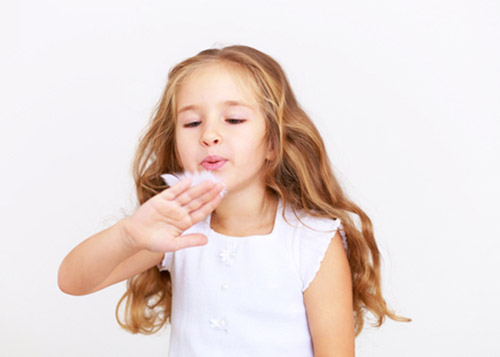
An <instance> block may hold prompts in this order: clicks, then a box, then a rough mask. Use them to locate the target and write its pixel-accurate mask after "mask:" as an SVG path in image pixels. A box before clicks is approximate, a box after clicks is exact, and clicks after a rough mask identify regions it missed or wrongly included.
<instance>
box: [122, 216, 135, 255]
mask: <svg viewBox="0 0 500 357" xmlns="http://www.w3.org/2000/svg"><path fill="white" fill-rule="evenodd" d="M128 222H129V217H127V218H124V219H122V220H121V221H119V222H118V223H117V229H118V234H119V237H120V240H121V242H122V243H123V245H124V246H125V247H126V248H127V249H130V250H140V247H139V246H138V245H137V243H136V241H135V239H134V238H133V237H132V236H131V235H130V233H129V231H128V229H127V225H128Z"/></svg>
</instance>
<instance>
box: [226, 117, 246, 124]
mask: <svg viewBox="0 0 500 357" xmlns="http://www.w3.org/2000/svg"><path fill="white" fill-rule="evenodd" d="M227 121H228V122H229V123H231V124H240V123H243V122H244V121H245V120H244V119H231V118H229V119H227Z"/></svg>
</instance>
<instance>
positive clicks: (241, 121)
mask: <svg viewBox="0 0 500 357" xmlns="http://www.w3.org/2000/svg"><path fill="white" fill-rule="evenodd" d="M226 120H227V121H229V122H231V124H241V123H243V122H244V121H245V120H244V119H233V118H229V119H226ZM235 122H236V123H235ZM194 124H196V125H194ZM198 124H200V122H199V121H194V122H192V123H188V124H185V125H184V127H185V128H194V127H196V126H198Z"/></svg>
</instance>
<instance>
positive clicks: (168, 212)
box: [58, 179, 223, 295]
mask: <svg viewBox="0 0 500 357" xmlns="http://www.w3.org/2000/svg"><path fill="white" fill-rule="evenodd" d="M190 183H191V180H190V179H185V180H182V181H180V182H179V183H177V184H176V185H174V186H172V187H171V188H169V189H166V190H164V191H163V192H161V193H159V194H157V195H156V196H154V197H152V198H151V199H150V200H148V201H147V202H145V203H144V204H143V205H142V206H141V207H139V209H138V210H137V212H136V213H135V214H134V215H133V216H131V217H128V218H126V219H123V220H121V221H119V222H118V223H116V224H115V225H113V226H111V227H109V228H107V229H105V230H103V231H101V232H99V233H97V234H95V235H93V236H92V237H90V238H88V239H86V240H85V241H83V242H82V243H80V244H79V245H78V246H76V247H75V248H74V249H73V250H72V251H71V252H70V253H69V254H68V255H67V256H66V257H65V258H64V260H63V261H62V263H61V266H60V267H59V274H58V284H59V288H60V289H61V290H62V291H64V292H66V293H68V294H72V295H85V294H89V293H92V292H95V291H98V290H100V289H103V288H105V287H107V286H109V285H112V284H114V283H117V282H119V281H123V280H125V279H127V278H130V277H132V276H134V275H136V274H138V273H141V272H143V271H145V270H147V269H149V268H151V267H153V266H155V265H156V264H158V263H159V262H160V261H161V259H162V257H163V254H164V252H171V251H175V250H178V249H182V248H187V247H192V246H197V245H203V244H206V242H207V238H206V237H205V236H204V235H203V234H189V235H185V236H181V235H182V233H183V232H184V231H185V230H186V229H188V228H189V227H191V226H192V225H194V224H196V223H198V222H199V221H201V220H202V219H204V218H205V217H206V216H207V215H208V214H209V213H210V212H212V211H213V210H214V209H215V207H216V206H217V205H218V204H219V202H220V198H221V197H220V192H221V190H222V188H223V187H222V185H221V184H214V183H213V182H211V181H206V182H203V183H201V184H199V185H196V186H193V187H189V185H190Z"/></svg>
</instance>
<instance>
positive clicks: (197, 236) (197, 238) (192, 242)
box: [172, 233, 208, 250]
mask: <svg viewBox="0 0 500 357" xmlns="http://www.w3.org/2000/svg"><path fill="white" fill-rule="evenodd" d="M207 243H208V238H207V236H206V235H204V234H201V233H193V234H186V235H185V236H180V237H177V238H175V239H174V241H173V242H172V249H173V250H179V249H184V248H189V247H196V246H200V245H205V244H207Z"/></svg>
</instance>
